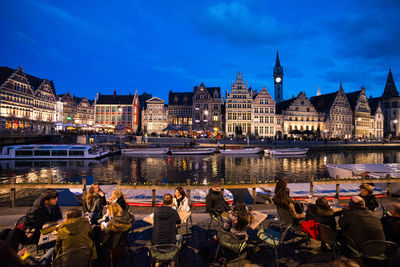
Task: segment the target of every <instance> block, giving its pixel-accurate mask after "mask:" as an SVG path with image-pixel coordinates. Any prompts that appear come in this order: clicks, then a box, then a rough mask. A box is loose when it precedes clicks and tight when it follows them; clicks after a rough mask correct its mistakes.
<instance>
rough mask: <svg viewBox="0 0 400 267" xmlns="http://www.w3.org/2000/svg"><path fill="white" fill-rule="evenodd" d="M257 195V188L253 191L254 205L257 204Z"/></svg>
mask: <svg viewBox="0 0 400 267" xmlns="http://www.w3.org/2000/svg"><path fill="white" fill-rule="evenodd" d="M256 195H257V191H256V189H255V188H253V190H252V197H253V204H256Z"/></svg>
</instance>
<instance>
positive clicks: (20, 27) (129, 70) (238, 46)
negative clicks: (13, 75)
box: [0, 0, 400, 100]
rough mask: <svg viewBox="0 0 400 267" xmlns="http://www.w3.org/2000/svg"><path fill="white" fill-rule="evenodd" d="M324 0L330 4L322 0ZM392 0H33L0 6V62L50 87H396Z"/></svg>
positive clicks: (399, 40)
mask: <svg viewBox="0 0 400 267" xmlns="http://www.w3.org/2000/svg"><path fill="white" fill-rule="evenodd" d="M332 2H334V3H332ZM398 14H400V1H396V0H382V1H375V0H364V1H361V0H360V1H359V0H357V1H307V0H305V1H296V0H293V1H266V0H263V1H252V0H247V1H157V0H153V1H99V0H98V1H49V0H47V1H45V0H26V1H20V0H13V1H1V3H0V23H1V25H2V26H1V29H0V33H1V36H2V42H1V44H0V48H1V60H0V65H3V66H9V67H12V68H16V67H17V66H22V67H23V70H24V71H26V72H27V73H29V74H32V75H36V76H38V77H41V78H48V79H50V80H54V82H55V86H56V90H57V93H65V92H66V91H70V92H71V94H75V95H77V96H83V95H86V96H87V97H89V98H91V99H93V98H94V96H95V94H96V92H102V93H104V94H112V93H113V91H114V90H117V92H118V93H120V94H128V93H129V92H134V90H136V89H138V92H139V93H142V92H148V93H152V94H153V96H158V97H161V98H163V99H164V100H167V97H168V92H169V90H174V91H180V92H183V91H191V90H192V89H193V86H195V85H199V84H200V82H204V83H205V85H206V86H220V87H221V89H222V90H223V91H224V92H225V91H226V90H227V89H230V87H231V81H232V79H235V73H236V72H237V71H241V72H243V74H244V75H243V77H244V79H245V80H247V81H248V84H249V85H250V86H252V87H253V88H255V89H257V90H260V89H261V87H262V86H263V85H265V86H266V88H267V89H268V91H269V92H270V93H271V94H272V95H273V78H272V68H273V66H274V64H275V56H276V51H277V50H279V54H280V59H281V64H282V65H283V68H284V79H283V80H284V86H283V87H284V98H285V99H288V98H290V97H291V96H292V95H293V94H295V95H297V94H298V93H299V92H300V91H305V92H306V94H307V95H308V96H312V95H315V93H316V92H317V89H318V87H320V89H321V92H322V93H329V92H333V91H336V90H337V89H338V88H339V83H340V82H342V83H343V88H344V90H345V91H346V92H351V91H355V90H359V89H360V88H361V86H362V85H364V86H365V87H366V90H367V95H373V96H380V95H381V94H382V92H383V88H384V85H385V82H386V77H387V73H388V69H389V68H390V67H391V68H392V72H393V75H394V79H395V82H396V83H397V85H398V86H400V79H399V77H400V48H399V47H400V16H399V15H398Z"/></svg>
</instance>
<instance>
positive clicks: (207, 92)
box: [192, 82, 222, 132]
mask: <svg viewBox="0 0 400 267" xmlns="http://www.w3.org/2000/svg"><path fill="white" fill-rule="evenodd" d="M192 102H193V114H192V115H193V118H192V121H193V126H192V129H193V130H194V131H198V132H202V131H210V132H214V131H220V130H221V126H222V116H221V88H220V87H206V86H205V85H204V83H203V82H202V83H201V84H200V85H199V86H195V87H193V99H192Z"/></svg>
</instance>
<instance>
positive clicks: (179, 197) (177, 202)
mask: <svg viewBox="0 0 400 267" xmlns="http://www.w3.org/2000/svg"><path fill="white" fill-rule="evenodd" d="M172 207H173V208H174V209H176V210H177V211H180V210H183V211H186V212H189V211H190V207H189V200H188V198H187V196H186V193H185V190H183V188H182V186H178V187H177V188H176V189H175V195H174V198H173V200H172Z"/></svg>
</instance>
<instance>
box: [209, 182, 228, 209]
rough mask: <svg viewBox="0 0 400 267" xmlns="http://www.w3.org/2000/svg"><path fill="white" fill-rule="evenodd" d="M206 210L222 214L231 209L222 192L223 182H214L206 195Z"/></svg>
mask: <svg viewBox="0 0 400 267" xmlns="http://www.w3.org/2000/svg"><path fill="white" fill-rule="evenodd" d="M206 210H207V211H208V212H210V213H213V214H219V215H220V214H221V213H223V212H225V211H229V210H230V208H229V205H228V203H226V201H225V199H224V196H223V195H222V192H221V184H220V183H218V182H214V183H213V184H212V186H211V188H210V190H209V191H208V195H207V196H206Z"/></svg>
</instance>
